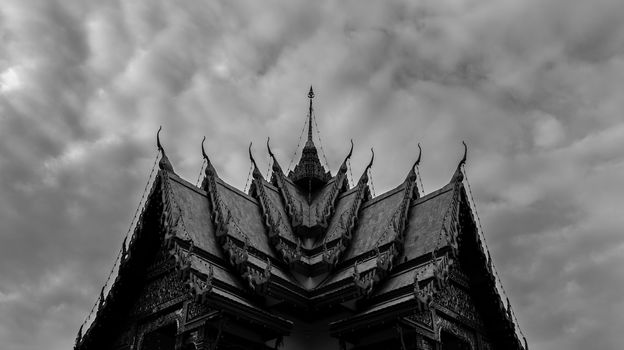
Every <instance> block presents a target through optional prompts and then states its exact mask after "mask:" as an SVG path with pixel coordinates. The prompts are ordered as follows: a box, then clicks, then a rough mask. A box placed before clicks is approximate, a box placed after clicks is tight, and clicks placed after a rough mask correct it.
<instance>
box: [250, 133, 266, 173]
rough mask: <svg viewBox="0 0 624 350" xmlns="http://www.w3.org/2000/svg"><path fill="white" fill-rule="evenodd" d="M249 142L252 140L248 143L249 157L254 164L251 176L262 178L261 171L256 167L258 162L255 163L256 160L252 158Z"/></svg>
mask: <svg viewBox="0 0 624 350" xmlns="http://www.w3.org/2000/svg"><path fill="white" fill-rule="evenodd" d="M251 144H252V142H250V143H249V159H250V160H251V162H252V163H253V166H254V170H253V177H254V178H256V179H261V178H263V177H262V173H261V172H260V169H258V164H256V160H255V159H254V157H253V154H251Z"/></svg>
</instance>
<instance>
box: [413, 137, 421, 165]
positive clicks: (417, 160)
mask: <svg viewBox="0 0 624 350" xmlns="http://www.w3.org/2000/svg"><path fill="white" fill-rule="evenodd" d="M420 157H422V148H420V142H419V143H418V159H416V162H415V163H414V166H413V167H412V168H415V167H416V166H418V165H420Z"/></svg>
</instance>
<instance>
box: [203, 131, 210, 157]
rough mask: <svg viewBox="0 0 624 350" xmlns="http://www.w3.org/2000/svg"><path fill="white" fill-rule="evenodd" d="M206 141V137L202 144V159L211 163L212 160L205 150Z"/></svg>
mask: <svg viewBox="0 0 624 350" xmlns="http://www.w3.org/2000/svg"><path fill="white" fill-rule="evenodd" d="M205 141H206V136H204V138H203V139H202V143H201V149H202V157H204V159H205V160H206V161H207V162H208V163H210V159H208V155H207V154H206V150H205V149H204V142H205Z"/></svg>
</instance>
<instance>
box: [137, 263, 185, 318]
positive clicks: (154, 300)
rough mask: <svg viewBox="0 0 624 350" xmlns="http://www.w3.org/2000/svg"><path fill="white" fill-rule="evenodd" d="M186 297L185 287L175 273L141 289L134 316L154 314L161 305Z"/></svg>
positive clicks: (149, 283)
mask: <svg viewBox="0 0 624 350" xmlns="http://www.w3.org/2000/svg"><path fill="white" fill-rule="evenodd" d="M184 295H186V287H185V285H184V282H183V281H182V279H181V276H180V274H178V273H177V272H170V273H166V274H164V275H162V276H161V277H158V278H156V279H154V280H151V281H149V282H148V283H147V284H146V285H145V286H144V287H143V289H142V291H141V294H140V296H139V299H138V301H137V303H136V305H135V307H134V314H137V315H138V314H144V313H153V312H156V311H157V310H158V309H159V308H160V306H161V305H163V304H165V303H167V302H169V301H172V300H174V299H177V298H179V297H182V296H184Z"/></svg>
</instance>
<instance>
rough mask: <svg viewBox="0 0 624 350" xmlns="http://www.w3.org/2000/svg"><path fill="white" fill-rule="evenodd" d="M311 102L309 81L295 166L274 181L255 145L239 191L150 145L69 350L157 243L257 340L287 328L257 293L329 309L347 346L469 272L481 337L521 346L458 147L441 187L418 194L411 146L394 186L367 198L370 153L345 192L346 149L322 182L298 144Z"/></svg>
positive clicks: (312, 309) (112, 316) (102, 316)
mask: <svg viewBox="0 0 624 350" xmlns="http://www.w3.org/2000/svg"><path fill="white" fill-rule="evenodd" d="M313 96H314V95H313V92H312V89H311V88H310V94H309V97H310V117H309V120H308V123H309V129H308V130H309V131H308V142H307V143H306V145H305V147H304V149H303V154H302V157H301V160H300V161H299V164H297V165H296V166H295V168H294V170H293V171H291V172H290V173H289V175H288V176H286V175H285V174H284V172H283V171H282V168H281V166H280V164H279V162H278V160H277V158H276V157H275V155H274V154H273V152H272V151H271V148H270V146H269V143H268V141H267V148H268V153H269V155H270V156H271V158H272V159H273V166H272V170H273V174H272V177H271V180H270V181H267V180H266V179H264V177H263V176H262V173H261V172H260V171H259V169H258V167H257V166H256V164H255V161H254V158H253V155H252V149H251V145H250V148H249V155H250V158H251V161H252V163H253V164H254V171H253V183H252V186H251V188H250V191H249V193H244V192H242V191H240V190H238V189H236V188H234V187H232V186H230V185H228V184H227V183H225V182H224V181H223V180H222V179H221V178H220V177H219V175H218V173H217V171H216V169H215V168H214V166H213V165H212V163H211V162H210V159H209V157H208V156H207V154H206V152H205V151H204V149H203V142H202V154H203V156H204V159H205V160H206V162H207V166H206V170H205V178H204V180H203V182H202V184H201V186H200V187H196V186H194V185H193V184H191V183H189V182H188V181H185V180H184V179H182V178H180V177H179V176H177V175H176V174H175V172H174V170H173V167H172V166H171V163H170V162H169V160H168V158H167V157H166V155H165V152H164V149H162V147H161V145H160V140H158V146H159V149H160V150H161V153H162V159H161V162H160V164H159V166H160V171H159V173H158V176H157V179H156V181H155V183H154V185H153V188H152V190H151V193H150V196H149V198H148V201H147V204H146V208H145V215H143V216H142V221H141V223H140V224H139V227H138V228H137V230H136V233H135V235H134V236H133V239H132V242H131V243H130V244H129V248H128V252H127V254H126V253H124V257H123V259H122V264H121V268H120V271H119V276H118V278H117V280H116V282H115V285H114V286H113V288H112V290H111V293H109V295H108V296H107V297H106V298H103V301H102V305H100V309H99V311H98V317H97V318H96V320H95V321H94V323H93V325H92V327H91V328H90V329H89V331H88V332H87V334H86V335H85V337H83V338H82V340H81V341H79V344H82V346H83V348H88V344H89V343H92V342H94V341H96V340H94V339H97V337H98V336H104V335H102V334H99V333H98V332H99V330H101V329H104V328H105V327H104V325H105V324H106V323H110V322H113V323H114V322H115V320H117V319H118V318H119V317H121V316H120V315H122V312H121V310H123V308H124V307H127V305H124V302H123V301H121V299H120V298H118V296H119V295H122V294H124V293H130V290H131V289H132V288H133V287H136V286H135V285H134V284H135V283H134V282H132V276H134V275H136V274H140V273H142V272H141V271H144V270H145V269H146V268H147V265H146V264H147V262H146V260H149V259H148V257H149V256H153V255H154V254H156V253H155V252H153V251H155V250H157V249H158V248H157V247H158V246H159V244H160V245H161V246H165V247H167V249H165V250H163V252H162V254H163V256H164V259H172V261H175V263H176V266H177V269H178V270H179V271H181V272H182V275H181V276H183V281H184V284H185V285H186V288H187V289H188V290H189V291H190V293H191V294H192V295H194V296H195V297H196V298H198V299H200V300H210V301H211V302H212V303H213V304H216V305H220V306H221V307H222V308H223V309H224V310H225V311H224V312H231V313H234V314H237V315H239V316H240V315H242V317H243V318H247V319H249V322H261V323H263V324H265V327H266V328H267V329H268V330H267V332H268V334H269V335H268V336H269V337H270V336H273V335H275V336H277V335H280V334H282V335H283V334H287V333H288V330H289V329H290V327H292V324H293V321H292V320H289V319H287V317H283V316H276V315H275V314H273V313H269V312H268V311H267V310H268V303H269V300H270V301H271V302H270V303H271V305H272V307H278V308H280V307H281V309H288V310H296V312H297V315H296V317H301V315H308V316H309V317H313V315H315V314H320V313H324V314H326V313H327V312H331V311H328V310H330V309H331V310H336V307H337V306H338V308H339V309H341V310H343V311H346V312H348V314H349V316H347V317H344V318H342V319H341V320H339V321H336V322H333V323H332V324H331V325H330V327H331V332H332V335H334V336H336V337H339V338H341V339H346V340H350V339H357V338H358V337H362V336H364V335H365V329H366V325H367V324H371V322H373V323H374V322H377V323H378V322H385V321H387V320H391V319H397V317H401V316H406V317H407V316H409V315H412V314H413V313H414V311H413V310H414V309H428V308H430V307H431V305H432V302H433V301H434V300H442V299H443V297H444V293H445V290H446V289H445V288H446V287H445V286H448V285H449V282H448V281H449V279H450V278H452V277H451V276H456V280H461V279H462V278H463V279H466V277H465V276H470V279H471V281H470V282H465V283H472V285H476V286H478V290H479V291H480V293H479V294H478V295H477V296H476V297H475V300H474V303H475V305H477V306H479V307H480V309H483V310H486V311H485V314H484V315H483V316H484V318H483V319H487V320H488V321H487V322H489V323H490V324H492V325H495V327H497V328H496V329H497V330H498V331H497V332H496V333H495V334H493V335H491V336H492V338H493V341H494V342H495V343H497V344H505V346H506V348H508V349H521V348H522V346H521V345H520V342H519V340H518V338H517V337H516V335H515V333H514V323H513V320H512V319H511V317H510V315H509V312H508V309H507V307H506V306H505V305H504V303H503V302H502V300H501V297H500V296H499V294H498V292H497V289H496V285H495V279H494V275H493V273H492V268H491V260H490V259H489V257H488V254H487V253H486V252H485V251H484V250H483V248H482V245H481V243H480V238H479V235H478V232H477V229H476V225H475V223H474V220H473V217H472V211H471V209H470V204H469V202H468V198H467V196H466V191H465V189H464V187H463V183H462V180H463V175H462V165H463V163H464V162H465V157H466V155H465V154H464V157H463V159H462V160H461V161H460V163H459V165H458V166H457V170H456V171H455V174H454V175H453V177H452V179H451V181H450V182H449V183H448V184H447V185H446V186H444V187H443V188H441V189H439V190H437V191H434V192H432V193H429V194H427V195H425V196H422V197H421V196H420V195H419V191H418V187H417V175H416V172H415V168H416V166H417V165H418V164H419V162H420V159H421V157H420V153H419V155H418V157H417V160H416V161H415V163H414V164H413V165H412V166H411V167H410V168H409V169H407V175H406V177H405V180H404V181H403V182H402V183H401V184H400V185H399V186H397V187H396V188H394V189H392V190H390V191H388V192H386V193H384V194H381V195H379V196H377V197H375V198H372V196H371V194H370V191H369V187H368V181H369V178H368V170H369V169H370V167H371V166H372V164H373V159H374V153H373V155H372V157H371V160H370V163H369V164H368V165H367V167H366V168H365V170H364V172H363V174H362V175H361V177H360V178H359V180H358V182H357V184H355V186H354V187H352V188H349V184H348V181H347V175H346V172H347V162H348V160H349V158H350V157H351V154H352V151H353V143H352V144H351V150H350V151H349V152H348V154H347V156H346V157H345V159H344V161H343V162H342V164H341V166H340V168H339V170H338V171H337V173H336V175H335V176H331V174H330V173H329V172H328V171H325V169H324V168H323V166H322V165H321V164H320V161H319V159H318V156H317V151H316V147H315V145H314V143H313V141H312V127H311V125H312V119H311V118H312V117H311V115H312V98H313ZM419 147H420V146H419ZM147 231H152V232H150V234H147ZM153 231H155V232H158V233H159V234H158V235H154V234H153ZM161 241H162V242H163V243H162V244H161V243H158V242H161ZM457 261H460V262H461V264H459V265H458V264H457V263H456V262H457ZM459 266H461V268H460V267H459ZM457 276H460V277H457ZM461 276H464V277H461ZM460 282H461V281H460ZM460 282H458V283H460ZM440 298H442V299H440ZM353 301H355V302H356V303H355V304H354V303H353ZM354 305H355V306H354ZM228 310H229V311H228ZM241 310H242V311H241ZM304 311H305V312H304ZM241 312H242V313H241ZM467 322H475V323H478V322H484V321H483V320H482V319H478V320H467ZM362 332H364V333H362Z"/></svg>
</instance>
